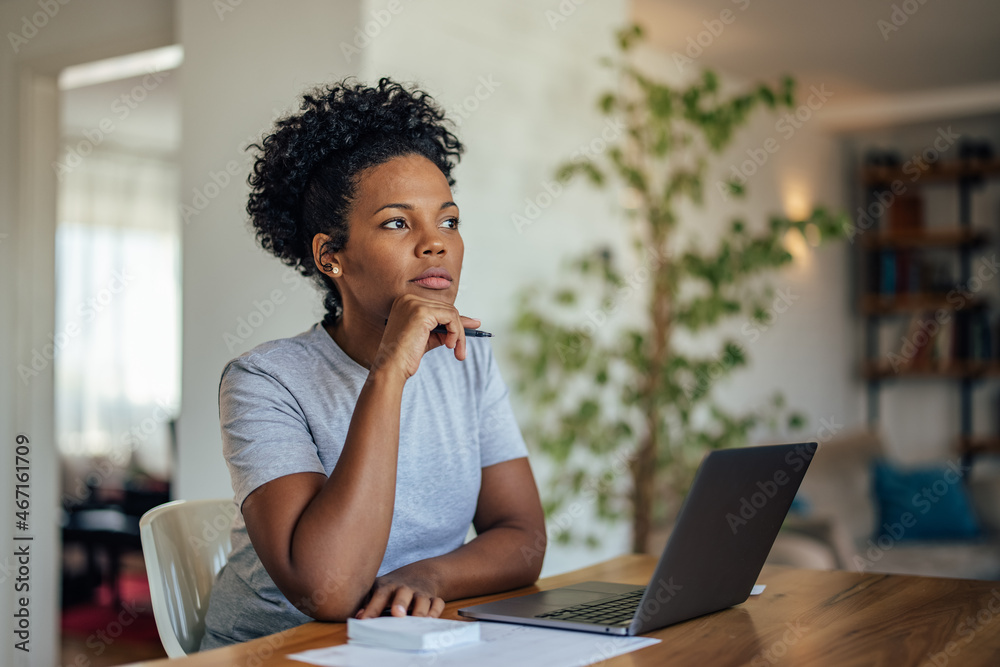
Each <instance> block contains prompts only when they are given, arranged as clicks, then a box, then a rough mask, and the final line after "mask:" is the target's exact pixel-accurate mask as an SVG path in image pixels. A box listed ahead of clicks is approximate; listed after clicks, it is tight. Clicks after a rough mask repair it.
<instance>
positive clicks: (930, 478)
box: [872, 460, 982, 541]
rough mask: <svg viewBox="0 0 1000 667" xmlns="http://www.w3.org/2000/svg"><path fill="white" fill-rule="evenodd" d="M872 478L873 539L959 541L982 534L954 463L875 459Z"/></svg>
mask: <svg viewBox="0 0 1000 667" xmlns="http://www.w3.org/2000/svg"><path fill="white" fill-rule="evenodd" d="M872 482H873V486H874V492H875V503H876V508H877V513H876V514H877V516H878V524H877V526H876V528H875V539H879V538H882V537H888V538H890V539H892V540H895V541H906V540H961V539H972V538H976V537H979V536H980V535H981V534H982V531H981V530H980V527H979V521H978V520H977V519H976V515H975V512H974V511H973V509H972V503H971V502H970V501H969V495H968V492H967V491H966V488H965V484H964V476H963V472H962V469H961V468H960V467H959V466H958V465H955V464H943V465H934V466H925V467H920V468H906V469H902V468H897V467H896V466H894V465H892V464H890V463H888V462H886V461H883V460H876V461H875V462H874V463H873V466H872Z"/></svg>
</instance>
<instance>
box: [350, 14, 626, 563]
mask: <svg viewBox="0 0 1000 667" xmlns="http://www.w3.org/2000/svg"><path fill="white" fill-rule="evenodd" d="M559 4H560V3H558V2H555V1H553V2H539V3H533V2H501V1H500V0H491V1H489V2H476V3H469V2H461V1H460V0H435V1H434V2H423V3H416V2H403V3H402V4H401V9H402V10H401V11H400V12H399V13H398V14H396V15H395V16H393V18H392V20H391V21H390V22H389V23H388V25H386V26H385V27H384V28H382V29H380V31H379V33H378V34H377V35H376V36H375V38H374V39H372V40H371V43H370V44H369V45H368V46H367V47H366V48H365V50H364V54H365V56H366V59H365V62H364V67H363V70H362V73H363V75H364V78H365V79H366V80H368V81H372V82H374V81H376V80H377V79H378V77H381V76H390V77H392V78H394V79H397V80H402V81H410V82H415V83H417V84H419V85H420V86H421V87H422V88H423V89H424V90H426V91H428V92H429V93H430V94H431V95H433V96H434V97H435V99H436V100H437V101H438V102H439V103H440V104H441V105H442V106H443V107H444V108H445V110H446V112H447V113H448V116H449V117H450V118H452V119H453V120H454V121H455V122H456V123H460V125H459V127H458V130H457V133H458V135H459V138H460V139H461V140H462V141H463V142H464V143H465V145H466V153H465V155H464V156H463V159H462V161H461V163H460V165H459V167H458V168H457V169H456V171H455V178H456V181H457V184H456V186H455V201H456V202H457V203H458V205H459V207H460V208H461V210H462V221H463V222H462V225H463V227H462V229H463V231H462V236H463V238H464V239H465V262H464V266H463V271H462V284H461V288H460V292H459V296H458V299H457V302H456V303H457V306H458V308H459V310H460V311H461V312H462V313H464V314H468V315H471V316H473V317H478V318H480V319H482V321H483V329H486V330H487V331H492V332H494V333H495V334H496V337H495V338H493V339H492V345H493V348H494V351H495V353H496V354H497V357H498V359H499V360H500V363H501V366H502V369H503V370H502V373H503V375H504V377H505V379H506V380H507V381H508V384H510V383H511V381H512V380H513V375H514V373H513V371H514V369H513V368H511V367H510V366H509V365H507V361H506V358H505V355H506V349H507V345H506V341H507V340H509V336H510V335H511V333H512V331H511V330H512V325H513V322H512V317H513V311H514V304H515V300H514V296H515V294H516V292H517V291H518V290H519V289H520V288H521V287H523V286H524V285H526V284H531V283H537V284H538V285H540V286H544V285H545V284H547V283H550V282H551V280H552V279H553V278H554V277H556V275H557V273H558V270H559V260H560V259H562V258H564V257H567V256H569V255H575V254H578V253H580V252H581V251H583V250H585V249H589V248H591V247H592V246H594V245H595V244H597V243H598V242H602V243H611V244H612V245H615V246H618V247H624V237H623V236H622V229H623V227H622V220H621V218H620V215H619V214H618V213H617V211H616V210H615V209H614V206H613V199H612V200H611V201H609V199H608V196H607V195H606V194H604V193H595V192H594V191H592V190H590V189H589V188H587V187H586V186H584V185H583V184H582V183H574V184H572V185H570V186H568V187H566V188H565V190H564V191H563V192H562V193H561V194H560V195H559V196H558V197H556V198H555V200H554V201H553V202H552V203H551V205H550V206H548V207H547V208H545V207H543V208H542V209H541V211H540V214H539V215H538V217H537V218H534V219H533V220H532V224H530V225H529V226H526V227H521V228H520V229H518V227H517V226H516V225H515V224H514V222H513V221H512V216H513V215H515V214H518V215H520V216H524V219H529V218H530V215H526V210H525V209H526V207H527V206H528V204H527V202H526V199H531V200H536V199H538V198H539V195H540V194H541V195H546V194H547V193H546V189H545V183H546V182H547V181H552V180H553V178H552V177H553V173H554V171H555V168H556V166H557V165H558V164H559V163H561V162H563V161H566V160H567V159H568V157H569V155H570V154H571V153H573V152H574V151H575V150H577V149H578V148H579V147H580V146H581V145H584V144H589V143H590V142H591V140H593V139H595V138H599V137H600V136H601V132H602V131H603V130H604V128H605V120H604V118H603V117H602V116H600V115H599V114H598V113H597V111H596V105H595V102H594V101H595V100H596V99H597V96H598V94H599V92H601V91H603V90H605V89H606V88H608V87H609V86H610V84H611V80H610V78H609V76H608V74H607V73H606V70H604V69H603V68H599V67H598V64H597V62H598V58H599V57H600V56H602V55H610V54H611V53H613V51H614V48H613V44H612V37H613V30H614V29H615V28H617V27H619V26H621V25H623V24H624V23H625V21H626V19H627V10H628V3H627V2H625V1H624V0H616V1H614V2H600V3H596V2H591V3H583V4H581V5H579V6H577V5H575V4H573V3H569V2H566V3H562V5H563V6H564V13H560V11H559ZM386 6H387V3H386V2H385V0H366V2H365V7H366V10H365V12H364V14H365V16H366V17H369V18H370V17H372V16H373V12H379V11H380V10H382V9H383V8H385V7H386ZM569 8H572V11H567V9H569ZM539 201H542V202H543V203H544V202H545V201H546V200H545V199H544V197H543V198H542V199H540V200H539ZM513 403H514V405H515V410H516V411H519V410H520V409H521V408H520V407H519V406H518V400H517V397H516V396H514V397H513ZM529 446H530V444H529ZM532 465H533V467H534V470H535V474H536V477H537V478H538V479H539V482H540V485H542V486H543V489H542V490H543V492H544V479H545V477H546V476H547V474H548V472H547V471H548V467H547V462H546V461H545V460H544V459H541V458H540V457H537V456H534V457H532ZM627 538H628V533H627V530H626V529H625V527H624V526H623V527H621V528H620V529H618V530H611V531H606V540H605V543H604V545H603V547H602V548H601V549H599V550H595V551H588V550H581V549H579V548H569V549H567V548H560V547H558V546H555V545H551V546H550V547H549V551H548V553H547V555H546V560H545V565H544V568H543V573H542V574H543V576H545V575H548V574H551V573H555V572H559V571H564V570H567V569H572V568H575V567H580V566H582V565H585V564H588V563H592V562H595V561H599V560H603V559H606V558H609V557H611V556H615V555H618V554H620V553H623V552H624V551H626V550H627V548H628V547H627Z"/></svg>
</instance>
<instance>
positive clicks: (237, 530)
mask: <svg viewBox="0 0 1000 667" xmlns="http://www.w3.org/2000/svg"><path fill="white" fill-rule="evenodd" d="M466 349H467V355H466V358H465V360H464V361H459V360H458V359H456V358H455V352H454V350H450V349H448V348H447V347H444V346H441V347H438V348H435V349H433V350H431V351H430V352H427V353H426V354H425V355H424V356H423V359H422V360H421V362H420V367H419V368H418V370H417V372H416V373H415V374H414V375H413V376H412V377H411V378H410V379H409V380H407V381H406V384H405V385H404V387H403V398H402V404H401V408H400V427H399V455H398V459H397V473H396V504H395V506H394V508H393V516H392V527H391V529H390V531H389V543H388V546H387V547H386V551H385V556H384V557H383V558H382V563H381V565H380V567H379V569H378V576H381V575H383V574H385V573H387V572H391V571H393V570H396V569H398V568H400V567H402V566H404V565H407V564H409V563H412V562H414V561H417V560H422V559H425V558H431V557H434V556H440V555H442V554H445V553H448V552H450V551H454V550H455V549H457V548H458V547H460V546H461V545H462V544H463V542H464V541H465V536H466V534H467V532H468V529H469V526H470V524H471V522H472V517H473V514H474V513H475V511H476V503H477V499H478V496H479V487H480V474H481V472H480V471H481V469H482V468H484V467H486V466H490V465H493V464H495V463H500V462H502V461H507V460H510V459H514V458H519V457H523V456H527V448H526V446H525V443H524V439H523V438H522V436H521V431H520V429H519V428H518V426H517V422H516V420H515V419H514V415H513V412H512V411H511V408H510V402H509V400H508V390H507V386H506V385H505V384H504V381H503V380H502V379H501V377H500V371H499V369H498V368H497V365H496V361H495V360H494V357H493V350H492V348H491V346H490V341H489V340H488V339H486V338H468V339H467V341H466ZM367 377H368V370H367V369H365V368H364V367H363V366H360V365H359V364H358V363H356V362H355V361H354V360H353V359H351V358H350V357H349V356H347V354H346V353H345V352H344V351H343V350H341V349H340V347H339V346H338V345H337V343H336V342H335V341H334V340H333V338H332V337H331V336H330V335H329V334H328V333H327V332H326V330H325V329H324V328H323V327H322V326H321V324H319V323H317V324H314V325H313V326H312V327H310V328H309V329H308V330H306V331H304V332H302V333H301V334H299V335H297V336H294V337H291V338H283V339H280V340H275V341H270V342H268V343H263V344H261V345H258V346H257V347H255V348H253V349H252V350H250V351H248V352H245V353H244V354H242V355H240V356H239V357H237V358H235V359H233V360H232V361H230V362H229V363H228V364H227V365H226V367H225V369H224V370H223V372H222V378H221V380H220V383H219V419H220V423H221V426H222V445H223V452H224V454H225V457H226V463H227V464H228V466H229V472H230V475H231V477H232V484H233V491H234V494H235V496H234V500H235V502H236V505H237V507H242V505H243V501H244V500H245V499H246V497H247V496H248V495H249V494H250V493H251V492H252V491H253V490H254V489H256V488H258V487H259V486H261V485H263V484H265V483H266V482H269V481H271V480H273V479H277V478H278V477H282V476H284V475H289V474H292V473H299V472H320V473H323V474H324V475H327V476H329V475H330V472H331V471H332V470H333V468H334V466H336V465H337V459H338V458H339V456H340V452H341V450H342V448H343V446H344V441H345V440H346V438H347V429H348V427H349V426H350V423H351V417H352V415H353V413H354V406H355V405H356V404H357V400H358V395H359V394H360V392H361V389H362V386H363V385H364V382H365V379H366V378H367ZM232 542H233V550H232V552H231V553H230V555H229V560H228V562H227V563H226V565H225V566H224V567H223V568H222V570H221V571H220V572H219V575H218V576H217V577H216V582H215V585H214V587H213V589H212V596H211V598H210V600H209V605H208V612H207V615H206V619H205V625H206V631H205V637H204V639H203V640H202V643H201V648H202V649H203V650H204V649H209V648H215V647H217V646H223V645H226V644H231V643H234V642H242V641H247V640H249V639H254V638H256V637H260V636H262V635H266V634H271V633H273V632H278V631H281V630H285V629H287V628H290V627H294V626H296V625H300V624H302V623H306V622H308V621H311V620H312V619H311V618H310V617H309V616H307V615H306V614H303V613H302V612H301V611H299V610H298V609H296V608H295V607H294V606H293V605H292V604H291V603H290V602H289V601H288V600H287V599H286V598H285V596H284V595H283V594H282V593H281V591H279V590H278V588H277V586H275V584H274V582H273V581H272V580H271V577H270V576H269V575H268V574H267V571H266V570H265V569H264V566H263V565H262V564H261V562H260V559H259V558H258V557H257V554H256V552H255V551H254V549H253V545H252V544H251V543H250V538H249V537H248V536H247V531H246V525H245V523H244V522H243V515H242V514H241V513H237V514H236V518H235V520H234V523H233V528H232ZM331 558H336V554H335V553H333V554H331Z"/></svg>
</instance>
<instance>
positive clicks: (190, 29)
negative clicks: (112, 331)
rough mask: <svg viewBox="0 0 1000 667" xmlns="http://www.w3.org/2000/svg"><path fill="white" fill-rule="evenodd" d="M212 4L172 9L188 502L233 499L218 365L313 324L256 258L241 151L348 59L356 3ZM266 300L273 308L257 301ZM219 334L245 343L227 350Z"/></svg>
mask: <svg viewBox="0 0 1000 667" xmlns="http://www.w3.org/2000/svg"><path fill="white" fill-rule="evenodd" d="M217 4H218V3H207V2H203V1H202V0H178V2H177V29H178V33H177V34H178V39H179V41H180V43H181V44H182V45H183V46H184V65H183V66H182V68H181V72H180V75H179V76H180V82H181V116H182V120H181V123H182V128H183V130H182V136H183V139H182V146H181V150H180V165H181V173H182V176H181V202H182V204H184V205H187V206H190V207H192V208H193V209H194V210H195V211H197V213H196V214H192V215H189V216H188V220H189V222H186V223H185V224H184V225H183V232H182V233H183V247H182V254H183V258H184V260H183V285H184V287H183V298H184V306H183V368H182V389H181V394H182V399H181V401H182V407H181V417H180V421H179V430H178V431H179V435H178V440H179V465H178V469H177V472H176V474H175V476H174V479H175V480H176V484H177V486H176V491H175V493H176V497H178V498H189V499H190V498H205V497H214V496H219V497H226V496H231V495H232V487H231V486H230V480H229V472H228V471H227V469H226V465H225V461H224V459H223V457H222V438H221V435H220V432H219V400H218V386H219V376H220V375H221V373H222V369H223V367H224V366H225V364H226V362H227V361H229V360H230V359H232V358H233V357H235V356H238V355H239V354H240V353H242V352H244V351H246V350H248V349H250V348H252V347H253V346H255V345H257V344H259V343H262V342H265V341H268V340H272V339H275V338H284V337H287V336H293V335H295V334H297V333H299V332H301V331H303V330H305V329H306V328H308V327H309V326H310V325H311V324H312V323H314V322H316V321H318V320H319V319H321V317H322V307H321V306H322V300H321V298H320V297H319V296H318V295H317V293H316V292H315V291H314V290H313V289H312V288H311V287H310V286H309V284H308V283H305V282H303V281H302V280H301V279H299V278H298V276H297V274H291V273H288V271H289V269H288V267H286V266H285V265H283V264H281V262H280V261H278V260H277V259H276V258H275V257H273V256H272V255H270V254H268V253H265V252H264V251H263V250H262V249H261V248H260V247H259V246H258V245H257V244H256V241H255V240H254V236H253V234H252V233H251V232H250V231H249V229H248V222H247V216H246V211H245V208H246V199H247V193H248V191H249V189H248V186H247V184H246V179H247V176H248V175H249V173H250V164H251V161H250V155H249V153H245V152H244V151H243V150H242V149H243V147H245V146H246V145H247V144H248V143H250V142H251V141H256V140H258V139H259V138H260V136H261V134H262V133H263V132H265V131H268V130H269V129H270V127H271V124H272V119H273V118H272V117H273V116H274V115H275V113H279V114H280V113H283V112H287V111H292V110H295V108H296V100H297V98H298V96H299V94H300V93H301V92H302V91H303V90H304V89H305V88H307V87H310V86H313V85H316V84H320V83H324V82H328V81H332V80H336V79H340V78H342V77H343V76H346V75H347V74H350V73H352V71H353V70H354V67H355V66H356V64H357V61H355V64H354V65H349V64H348V63H346V62H345V60H344V58H343V56H342V55H341V52H340V49H339V48H338V44H339V43H340V42H341V41H344V40H348V41H349V40H350V39H351V34H352V33H351V31H352V30H353V28H354V27H355V25H357V23H358V12H359V9H358V5H357V4H355V3H331V2H324V1H323V0H295V1H294V2H281V3H277V2H274V3H271V2H243V3H241V4H238V5H237V6H235V7H234V8H233V11H231V12H224V13H222V14H221V15H220V14H218V13H217V11H216V9H215V5H217ZM233 4H236V3H233ZM227 165H229V167H230V168H231V170H232V174H227V173H226V169H227ZM213 174H214V175H215V177H214V179H213ZM227 178H228V183H227V184H225V185H223V186H221V187H218V186H217V185H216V183H226V179H227ZM196 191H197V192H198V193H200V194H199V195H196ZM213 194H214V197H213ZM200 196H205V200H202V199H200ZM198 207H201V208H200V209H199V208H198ZM293 276H294V278H293ZM274 297H277V299H276V302H274V305H273V309H272V307H269V306H268V305H267V304H265V303H264V302H266V301H269V300H273V299H274ZM255 302H257V303H259V304H261V306H260V308H262V309H263V310H264V311H267V312H265V313H264V314H265V315H266V314H267V313H271V314H270V315H269V316H268V317H264V318H262V319H263V323H262V324H260V326H259V327H257V328H254V329H253V332H252V334H251V335H250V336H242V335H241V331H240V330H239V328H238V327H239V324H240V322H239V321H240V319H241V318H242V319H244V320H246V319H247V318H248V317H251V313H253V312H255V310H257V308H258V306H255ZM278 302H280V303H278ZM272 311H273V312H272ZM251 321H252V322H255V323H256V322H258V320H257V316H256V315H254V316H253V317H252V318H251ZM227 333H228V334H232V335H234V336H237V337H239V338H241V339H242V342H240V343H238V344H234V345H232V346H230V345H229V344H227V342H226V340H224V338H223V337H224V335H226V334H227ZM231 342H232V341H231V340H230V343H231Z"/></svg>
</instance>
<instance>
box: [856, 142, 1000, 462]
mask: <svg viewBox="0 0 1000 667" xmlns="http://www.w3.org/2000/svg"><path fill="white" fill-rule="evenodd" d="M910 166H911V167H912V165H910ZM992 178H1000V159H987V160H962V161H958V160H954V161H951V162H945V161H942V162H941V163H939V164H934V165H930V166H929V167H927V168H926V169H924V170H922V171H921V172H919V173H917V172H916V171H915V170H914V169H912V168H907V167H905V166H899V167H895V166H882V165H879V166H873V165H865V166H864V167H863V168H862V170H861V174H860V180H861V185H862V187H863V189H864V192H865V209H864V210H865V212H867V213H869V214H870V215H869V219H870V220H871V221H872V223H873V224H871V225H870V226H869V227H868V228H867V229H865V228H861V232H860V234H861V236H860V238H859V239H858V240H859V241H860V243H859V247H860V253H861V257H862V261H861V272H862V276H861V281H860V286H861V290H860V292H861V293H860V297H859V304H858V306H859V311H860V313H861V316H862V318H863V320H864V326H865V334H864V337H865V359H864V362H863V364H862V368H861V373H862V376H863V377H864V379H865V381H866V384H867V420H868V424H869V426H870V427H874V426H876V425H877V424H878V421H879V397H880V392H882V391H884V390H885V389H886V388H887V387H886V386H885V385H887V384H890V383H893V382H906V381H910V380H917V379H919V380H924V381H926V380H941V381H943V382H950V383H954V384H955V385H956V386H957V388H958V394H959V396H958V398H959V410H960V415H959V424H960V431H959V433H958V434H957V437H956V441H955V444H956V448H957V449H958V451H959V452H960V453H961V455H962V457H963V459H964V461H965V462H966V463H971V462H972V460H973V458H974V457H975V456H976V455H979V454H982V453H987V452H988V453H1000V433H998V434H981V433H974V432H973V414H972V410H973V401H972V397H973V396H972V393H973V390H974V388H975V386H976V385H977V384H978V383H982V382H985V381H988V380H991V379H1000V320H998V319H997V318H996V312H995V311H996V309H995V308H991V304H990V302H989V299H988V298H987V297H986V296H985V292H986V291H987V290H983V289H982V287H983V280H982V279H979V280H977V276H976V274H974V267H973V261H974V259H980V260H981V259H982V257H983V256H984V254H985V253H984V252H983V251H984V250H988V249H989V248H990V247H991V246H990V243H991V242H992V241H993V240H995V239H993V238H991V235H990V234H989V231H988V230H987V229H985V228H983V227H981V226H974V225H973V212H972V195H973V192H974V191H975V190H976V189H977V188H981V187H982V186H983V185H984V184H985V183H986V182H987V180H989V179H992ZM928 185H933V186H934V187H935V188H941V187H945V188H954V189H955V190H956V193H957V203H958V205H957V209H958V210H957V211H955V217H954V218H953V219H952V220H951V221H950V222H947V223H945V224H940V222H941V221H939V220H933V221H928V220H925V219H924V197H925V196H926V192H925V190H926V189H927V186H928ZM876 214H877V215H876ZM928 222H932V223H934V224H931V225H928V224H927V223H928ZM976 272H977V273H979V272H980V269H978V268H977V269H976ZM996 278H1000V277H996ZM889 327H895V331H896V333H897V334H899V335H896V336H895V337H894V338H893V340H894V341H896V342H895V344H894V345H891V346H889V347H894V348H895V349H884V348H885V347H886V346H885V345H883V344H881V343H883V336H882V334H883V332H884V331H885V329H886V328H889Z"/></svg>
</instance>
